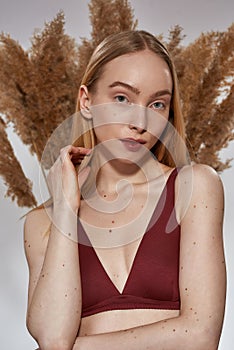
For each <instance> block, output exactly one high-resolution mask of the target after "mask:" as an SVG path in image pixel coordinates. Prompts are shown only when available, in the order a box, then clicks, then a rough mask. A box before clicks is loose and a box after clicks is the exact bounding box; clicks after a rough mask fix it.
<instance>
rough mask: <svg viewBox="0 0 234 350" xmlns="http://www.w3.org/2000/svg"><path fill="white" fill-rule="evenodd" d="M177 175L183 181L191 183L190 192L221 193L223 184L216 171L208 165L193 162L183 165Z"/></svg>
mask: <svg viewBox="0 0 234 350" xmlns="http://www.w3.org/2000/svg"><path fill="white" fill-rule="evenodd" d="M179 177H180V179H181V180H183V181H184V183H187V181H188V183H189V184H191V185H192V188H191V190H192V193H193V194H196V193H197V194H199V193H203V194H204V193H208V192H209V191H211V190H212V193H210V194H213V193H214V192H216V193H218V192H220V193H222V192H223V185H222V181H221V179H220V176H219V175H218V173H217V172H216V171H215V170H214V169H213V168H212V167H210V166H209V165H205V164H193V165H190V166H185V167H183V168H182V169H181V170H180V172H179Z"/></svg>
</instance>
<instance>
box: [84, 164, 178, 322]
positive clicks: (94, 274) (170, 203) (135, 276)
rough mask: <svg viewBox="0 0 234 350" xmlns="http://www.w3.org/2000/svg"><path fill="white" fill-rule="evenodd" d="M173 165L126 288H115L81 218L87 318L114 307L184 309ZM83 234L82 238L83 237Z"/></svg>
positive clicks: (127, 308) (143, 238) (175, 173)
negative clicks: (181, 303) (181, 305)
mask: <svg viewBox="0 0 234 350" xmlns="http://www.w3.org/2000/svg"><path fill="white" fill-rule="evenodd" d="M177 173H178V170H177V169H174V170H173V171H172V172H171V174H170V175H169V178H168V180H167V182H166V185H165V186H164V189H163V191H162V194H161V196H160V198H159V200H158V201H157V204H156V207H155V209H154V212H153V214H152V216H151V219H150V222H149V224H148V227H147V230H146V232H145V233H144V235H143V237H142V239H141V242H140V245H139V247H138V250H137V253H136V255H135V258H134V261H133V264H132V267H131V270H130V273H129V276H128V278H127V281H126V283H125V286H124V289H123V291H122V292H119V290H118V289H117V288H116V287H115V285H114V283H113V282H112V281H111V279H110V278H109V276H108V274H107V273H106V271H105V269H104V267H103V265H102V264H101V262H100V260H99V258H98V256H97V254H96V252H95V250H94V248H93V247H92V246H91V243H90V241H89V239H88V237H87V235H86V233H85V230H84V228H83V226H82V225H81V223H80V220H78V240H79V241H80V242H84V240H83V238H84V237H85V239H86V241H87V242H88V243H89V244H81V243H78V249H79V261H80V274H81V286H82V317H86V316H90V315H94V314H97V313H99V312H104V311H110V310H130V309H163V310H179V309H180V293H179V250H180V225H179V224H178V222H177V221H176V216H175V208H174V198H175V195H174V194H175V179H176V176H177ZM80 239H81V240H80Z"/></svg>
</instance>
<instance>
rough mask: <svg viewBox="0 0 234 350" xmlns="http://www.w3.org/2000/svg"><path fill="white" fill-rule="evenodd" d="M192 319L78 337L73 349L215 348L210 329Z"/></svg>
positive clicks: (153, 349) (174, 319) (189, 349)
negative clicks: (203, 327)
mask: <svg viewBox="0 0 234 350" xmlns="http://www.w3.org/2000/svg"><path fill="white" fill-rule="evenodd" d="M195 322H197V323H198V321H195ZM195 322H193V321H192V322H191V320H189V319H186V318H185V317H182V316H179V317H177V318H172V319H168V320H165V321H160V322H157V323H152V324H149V325H145V326H140V327H136V328H131V329H128V330H124V331H118V332H112V333H105V334H98V335H92V336H87V337H79V338H77V341H76V343H75V345H74V347H73V350H91V349H95V350H109V349H111V350H119V349H120V348H121V349H122V350H125V349H126V350H138V349H139V350H144V349H145V350H146V349H147V350H178V349H186V350H216V349H217V345H216V344H214V343H215V342H213V340H211V336H210V335H209V334H208V332H209V331H208V330H207V329H206V330H205V329H202V327H200V326H198V325H197V326H196V324H195Z"/></svg>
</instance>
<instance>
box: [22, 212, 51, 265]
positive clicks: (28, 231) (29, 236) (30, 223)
mask: <svg viewBox="0 0 234 350" xmlns="http://www.w3.org/2000/svg"><path fill="white" fill-rule="evenodd" d="M50 224H51V220H50V217H49V211H48V210H47V209H44V208H37V209H33V210H31V211H30V212H29V213H28V214H27V215H26V218H25V222H24V247H25V252H26V257H27V259H28V262H30V260H32V259H33V258H36V257H38V256H44V254H45V250H46V247H47V243H48V236H49V231H50Z"/></svg>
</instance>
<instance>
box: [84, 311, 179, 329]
mask: <svg viewBox="0 0 234 350" xmlns="http://www.w3.org/2000/svg"><path fill="white" fill-rule="evenodd" d="M179 313H180V311H179V310H158V309H157V310H155V309H147V310H145V309H143V310H142V309H134V310H114V311H105V312H100V313H97V314H95V315H91V316H88V317H84V318H82V320H81V324H80V330H79V336H85V335H93V334H100V333H108V332H114V331H119V330H124V329H128V328H133V327H137V326H142V325H147V324H150V323H155V322H159V321H163V320H165V319H169V318H174V317H178V316H179Z"/></svg>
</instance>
